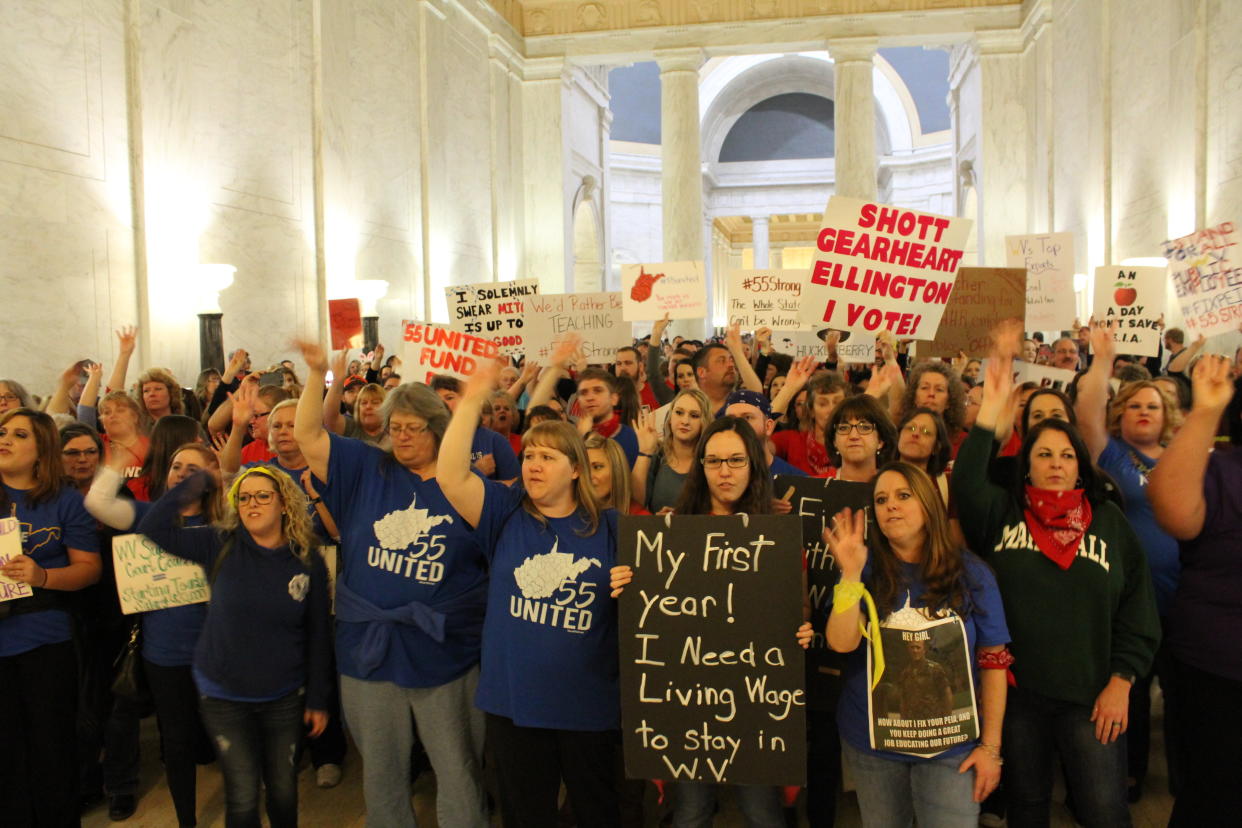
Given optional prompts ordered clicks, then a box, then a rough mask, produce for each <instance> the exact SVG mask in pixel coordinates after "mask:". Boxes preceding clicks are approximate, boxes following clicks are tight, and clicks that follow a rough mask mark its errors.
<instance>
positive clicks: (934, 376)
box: [893, 362, 966, 455]
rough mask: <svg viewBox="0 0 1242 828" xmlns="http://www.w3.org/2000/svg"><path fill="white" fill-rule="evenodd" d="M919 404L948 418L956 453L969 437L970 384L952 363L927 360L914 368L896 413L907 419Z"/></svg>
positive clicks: (946, 423) (952, 445) (947, 426)
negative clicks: (967, 424)
mask: <svg viewBox="0 0 1242 828" xmlns="http://www.w3.org/2000/svg"><path fill="white" fill-rule="evenodd" d="M916 408H930V409H931V410H932V411H935V412H936V413H937V414H939V415H940V416H941V417H942V418H943V419H944V425H945V428H946V429H947V430H948V432H949V440H950V449H951V453H952V454H953V455H956V454H957V449H958V446H960V445H961V444H962V441H963V440H965V439H966V431H965V430H964V429H963V428H962V424H963V423H964V422H965V420H966V386H965V385H963V384H962V378H961V377H960V376H958V373H957V370H956V369H955V368H954V367H953V366H952V365H949V364H948V363H945V362H924V363H923V364H921V365H918V366H916V367H915V368H914V369H913V370H912V371H911V372H910V378H909V380H907V382H906V392H905V394H904V395H903V396H902V398H901V400H900V406H899V408H898V409H897V410H895V411H894V412H893V416H894V417H900V418H901V419H905V417H906V415H907V414H909V412H911V411H913V410H914V409H916Z"/></svg>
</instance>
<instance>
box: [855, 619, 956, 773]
mask: <svg viewBox="0 0 1242 828" xmlns="http://www.w3.org/2000/svg"><path fill="white" fill-rule="evenodd" d="M870 632H871V634H872V635H874V634H876V633H877V632H878V633H879V636H880V642H881V644H882V645H883V649H884V660H885V667H884V674H883V675H882V676H881V679H880V683H879V684H878V685H876V687H874V688H870V689H869V692H868V694H867V719H868V725H869V730H870V737H871V747H872V748H873V749H875V750H886V751H893V752H895V753H905V754H908V755H911V756H921V757H924V758H929V757H932V756H936V755H938V754H941V753H944V752H945V751H946V750H949V749H951V748H954V747H956V746H958V745H962V744H965V743H967V742H972V741H974V740H975V739H978V738H979V708H978V703H977V699H976V698H975V682H974V680H973V675H972V672H971V664H972V663H973V661H974V659H973V658H971V653H970V646H969V643H968V640H967V638H966V628H965V626H964V625H963V624H962V619H961V617H960V616H958V615H957V614H956V613H950V614H949V615H947V616H946V617H942V618H930V617H929V614H928V613H926V612H924V611H922V610H917V609H913V608H912V607H911V606H910V600H909V598H907V599H906V605H905V606H904V607H903V608H901V609H899V610H897V611H896V612H891V613H889V614H888V616H887V617H886V618H883V619H881V621H880V629H879V630H878V631H877V630H871V631H870ZM865 649H866V651H867V675H871V674H872V670H873V668H874V664H873V662H872V651H871V648H870V647H867V648H865Z"/></svg>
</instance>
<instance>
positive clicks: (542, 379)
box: [526, 334, 582, 408]
mask: <svg viewBox="0 0 1242 828" xmlns="http://www.w3.org/2000/svg"><path fill="white" fill-rule="evenodd" d="M581 345H582V337H581V336H579V335H578V334H569V335H567V336H566V337H565V338H564V339H562V340H561V342H560V344H559V345H557V346H556V350H555V351H553V353H552V359H551V360H550V361H549V362H548V367H547V368H544V369H543V373H542V374H540V375H539V382H537V383H535V390H534V391H531V392H530V401H529V402H528V403H527V404H526V405H527V407H528V408H534V407H535V406H537V405H543V404H544V403H546V402H547V401H548V400H550V399H552V396H553V394H555V393H556V383H557V382H558V381H559V380H560V378H561V377H562V376H564V374H565V373H566V370H567V368H568V366H569V363H571V362H572V361H573V359H574V355H575V354H576V353H577V351H578V348H579V347H581Z"/></svg>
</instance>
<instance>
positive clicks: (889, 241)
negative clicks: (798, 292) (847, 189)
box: [802, 196, 972, 340]
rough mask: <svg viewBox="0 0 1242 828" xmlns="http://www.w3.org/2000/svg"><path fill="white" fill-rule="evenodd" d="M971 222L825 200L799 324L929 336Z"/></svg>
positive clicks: (856, 201) (840, 199) (842, 199)
mask: <svg viewBox="0 0 1242 828" xmlns="http://www.w3.org/2000/svg"><path fill="white" fill-rule="evenodd" d="M971 224H972V222H971V221H970V220H969V219H963V218H952V217H949V216H937V215H934V214H932V213H919V212H916V211H914V210H907V209H904V208H901V207H892V206H889V205H886V204H876V203H873V202H870V201H863V200H861V199H857V198H845V197H843V196H833V197H832V198H831V199H830V200H829V201H828V209H827V210H825V211H824V223H823V227H822V228H821V229H820V231H819V234H818V236H817V237H816V242H815V244H816V254H815V261H814V262H813V263H812V264H811V269H810V271H809V272H808V273H807V274H806V276H805V277H804V284H805V289H804V290H803V295H804V298H805V301H804V302H803V304H802V321H803V322H804V323H808V324H821V325H822V324H827V325H828V326H830V327H833V328H840V329H842V330H847V331H865V332H868V333H872V334H874V333H877V332H878V331H880V330H889V331H892V332H893V333H894V334H895V335H896V336H898V337H900V338H902V339H927V340H931V339H935V338H936V329H937V328H939V326H940V317H941V315H943V313H944V307H945V305H946V304H948V301H949V294H950V293H951V292H952V291H953V283H954V280H955V279H956V277H957V269H958V266H959V265H960V264H961V262H962V253H963V250H964V248H965V245H966V238H967V236H968V235H969V233H970V227H971Z"/></svg>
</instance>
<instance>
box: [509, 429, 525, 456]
mask: <svg viewBox="0 0 1242 828" xmlns="http://www.w3.org/2000/svg"><path fill="white" fill-rule="evenodd" d="M506 436H507V437H508V438H509V447H510V448H512V449H513V453H514V454H515V455H517V456H518V457H521V456H522V435H521V434H518V433H516V432H513V431H510V432H509V433H508V434H507V435H506Z"/></svg>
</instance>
